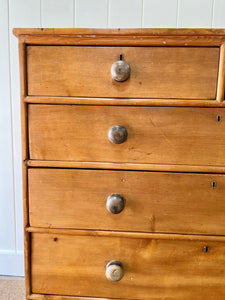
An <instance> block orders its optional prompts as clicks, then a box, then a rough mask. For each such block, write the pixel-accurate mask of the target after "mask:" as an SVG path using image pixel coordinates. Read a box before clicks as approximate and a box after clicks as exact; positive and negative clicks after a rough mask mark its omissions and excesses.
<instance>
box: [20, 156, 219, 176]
mask: <svg viewBox="0 0 225 300" xmlns="http://www.w3.org/2000/svg"><path fill="white" fill-rule="evenodd" d="M25 163H26V165H27V166H28V167H40V168H41V167H43V168H78V169H80V168H81V169H110V170H133V171H135V170H138V171H165V172H181V173H183V172H187V173H191V172H195V173H219V174H224V173H225V166H199V165H195V166H193V165H170V164H169V165H162V164H154V163H153V164H139V163H107V162H104V163H103V162H90V161H88V162H85V161H78V162H77V161H63V160H61V161H60V160H30V159H28V160H26V161H25Z"/></svg>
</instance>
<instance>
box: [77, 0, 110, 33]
mask: <svg viewBox="0 0 225 300" xmlns="http://www.w3.org/2000/svg"><path fill="white" fill-rule="evenodd" d="M107 8H108V0H95V1H93V0H76V2H75V27H83V28H86V27H89V28H93V27H95V28H104V27H107V14H108V9H107Z"/></svg>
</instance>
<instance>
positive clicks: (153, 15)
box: [143, 0, 178, 28]
mask: <svg viewBox="0 0 225 300" xmlns="http://www.w3.org/2000/svg"><path fill="white" fill-rule="evenodd" d="M177 5H178V0H143V27H150V28H151V27H152V28H161V27H164V28H174V27H176V26H177Z"/></svg>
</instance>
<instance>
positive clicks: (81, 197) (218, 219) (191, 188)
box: [29, 169, 225, 235]
mask: <svg viewBox="0 0 225 300" xmlns="http://www.w3.org/2000/svg"><path fill="white" fill-rule="evenodd" d="M213 182H215V187H213ZM224 190H225V176H224V175H210V174H193V173H190V174H178V173H158V172H156V173H155V172H133V171H107V170H105V171H102V170H97V171H96V170H75V169H71V170H68V169H29V195H30V197H29V216H30V225H31V226H34V227H48V228H75V229H76V228H79V229H100V230H101V229H102V230H117V231H146V232H167V233H169V232H177V233H189V234H191V233H192V234H215V235H224V234H225V218H224V211H225V202H224ZM115 193H117V194H120V195H121V196H123V198H124V200H125V208H124V210H123V211H122V212H121V213H120V214H116V215H115V214H112V213H109V212H108V210H107V209H106V200H107V198H108V196H110V195H111V194H115ZM209 212H210V213H209Z"/></svg>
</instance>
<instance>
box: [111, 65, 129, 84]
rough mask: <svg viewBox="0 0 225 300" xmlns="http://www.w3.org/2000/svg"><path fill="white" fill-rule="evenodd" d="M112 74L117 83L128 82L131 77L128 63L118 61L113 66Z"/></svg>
mask: <svg viewBox="0 0 225 300" xmlns="http://www.w3.org/2000/svg"><path fill="white" fill-rule="evenodd" d="M111 74H112V78H113V80H115V81H118V82H123V81H126V80H127V79H128V78H129V77H130V66H129V64H128V63H127V62H125V61H123V60H118V61H116V62H114V64H113V65H112V67H111Z"/></svg>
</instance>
